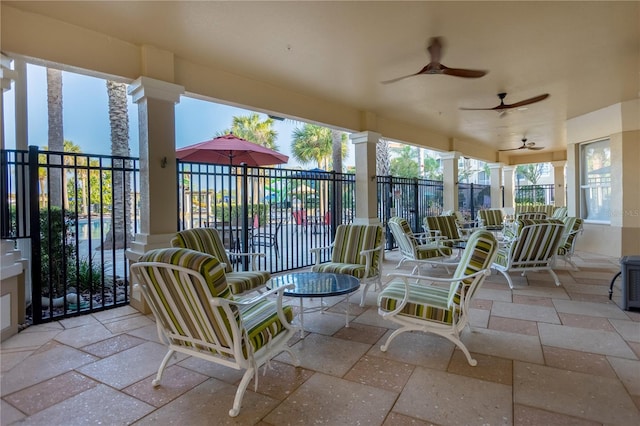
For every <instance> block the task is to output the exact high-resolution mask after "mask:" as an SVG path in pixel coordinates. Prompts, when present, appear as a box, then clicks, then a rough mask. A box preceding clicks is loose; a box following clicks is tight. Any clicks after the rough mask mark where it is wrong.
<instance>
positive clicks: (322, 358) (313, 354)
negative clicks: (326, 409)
mask: <svg viewBox="0 0 640 426" xmlns="http://www.w3.org/2000/svg"><path fill="white" fill-rule="evenodd" d="M369 348H371V345H367V344H365V343H360V342H353V341H349V340H343V339H337V338H335V337H329V336H324V335H321V334H315V333H314V334H310V335H309V336H308V337H306V338H305V339H303V340H300V341H299V342H298V343H296V344H295V345H294V346H293V347H292V348H291V350H292V351H293V352H294V353H295V354H296V355H297V356H298V359H299V360H300V366H301V367H304V368H307V369H309V370H313V371H318V372H322V373H325V374H329V375H332V376H337V377H342V376H344V375H345V374H346V372H347V371H349V370H350V369H351V367H353V365H354V364H355V363H356V362H357V361H358V359H360V357H362V355H364V354H365V353H366V352H367V351H368V350H369ZM328 359H330V360H331V362H327V360H328ZM276 360H278V361H281V362H286V363H288V364H290V363H291V359H290V357H289V355H288V354H281V355H278V356H277V357H276Z"/></svg>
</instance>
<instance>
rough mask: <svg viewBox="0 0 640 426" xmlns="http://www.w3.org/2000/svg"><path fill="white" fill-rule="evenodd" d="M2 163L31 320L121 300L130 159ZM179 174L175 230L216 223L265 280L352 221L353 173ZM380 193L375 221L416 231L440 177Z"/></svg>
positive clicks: (471, 191)
mask: <svg viewBox="0 0 640 426" xmlns="http://www.w3.org/2000/svg"><path fill="white" fill-rule="evenodd" d="M1 157H2V158H1V159H0V161H1V162H2V173H1V174H0V191H1V195H2V199H1V200H0V213H1V214H2V216H1V218H0V229H1V231H2V236H1V237H2V238H5V239H6V238H9V239H15V240H17V241H18V244H24V243H25V242H28V244H30V247H29V252H30V255H31V259H30V265H31V267H30V270H31V274H30V277H29V278H30V280H29V282H30V284H31V291H30V292H29V294H30V296H31V300H30V302H31V305H30V306H31V314H32V319H33V322H34V323H40V322H45V321H50V320H55V319H60V318H63V317H68V316H73V315H78V314H83V313H90V312H95V311H97V310H102V309H107V308H111V307H115V306H120V305H123V304H126V303H128V300H129V295H128V278H129V277H128V268H127V261H126V259H125V256H124V251H125V248H127V247H128V246H129V244H130V242H131V241H132V240H133V235H134V234H135V233H136V232H137V231H138V223H139V212H138V199H139V193H138V188H139V161H138V159H136V158H124V157H113V156H104V155H90V154H81V153H66V152H65V153H60V152H50V151H39V150H38V148H37V147H31V148H30V150H29V151H13V150H3V151H2V156H1ZM177 170H178V174H177V179H178V184H179V185H178V187H179V189H178V194H177V197H178V206H179V212H178V223H177V225H176V229H177V230H182V229H188V228H194V227H203V226H208V227H215V228H216V229H218V230H219V231H220V232H221V235H222V236H223V240H224V242H225V244H226V246H227V248H228V249H229V250H230V251H235V252H247V251H253V252H261V253H264V257H262V258H260V260H259V267H260V268H261V269H266V270H269V271H271V272H272V273H277V272H282V271H288V270H293V269H298V268H303V267H308V266H310V265H312V264H313V263H314V262H315V259H314V257H313V255H312V254H311V251H310V249H311V248H314V247H323V246H328V245H329V244H330V243H331V242H332V241H333V235H335V229H336V226H337V225H338V224H340V223H351V222H352V221H353V218H354V212H355V201H356V193H355V176H354V175H352V174H341V173H335V172H324V171H320V170H312V171H301V170H292V169H283V168H264V167H247V166H237V167H236V166H229V165H226V166H225V165H212V164H204V163H190V162H182V161H178V162H177ZM377 191H378V216H379V218H380V220H381V222H382V223H383V224H386V222H387V221H388V219H389V218H390V217H392V216H394V215H398V216H403V217H406V218H407V219H408V221H409V223H410V224H411V227H412V229H414V231H416V232H419V231H421V229H422V219H423V217H424V216H427V215H438V214H441V213H442V204H443V184H442V182H441V181H432V180H426V179H416V178H396V177H392V176H378V177H377ZM459 191H460V192H459V199H460V205H459V209H460V210H461V211H463V212H464V213H466V214H468V215H471V216H475V211H476V210H477V209H480V208H487V207H489V206H490V198H489V187H488V186H486V185H473V184H460V185H459ZM394 247H395V242H394V240H393V238H391V235H390V234H387V249H392V248H394ZM23 252H24V250H23ZM324 259H325V258H321V260H324ZM234 267H235V268H238V269H240V268H246V267H247V265H246V264H241V263H237V264H234Z"/></svg>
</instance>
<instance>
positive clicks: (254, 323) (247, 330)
mask: <svg viewBox="0 0 640 426" xmlns="http://www.w3.org/2000/svg"><path fill="white" fill-rule="evenodd" d="M131 273H132V274H133V275H134V276H135V277H136V279H137V281H138V282H139V283H140V288H141V291H142V295H143V297H144V298H145V299H146V301H147V303H148V304H149V306H150V308H151V311H152V312H153V315H154V316H155V318H156V325H157V329H158V336H159V338H160V341H161V342H162V343H164V344H166V345H167V346H168V351H167V354H166V355H165V357H164V359H163V360H162V362H161V363H160V367H159V368H158V373H157V374H156V377H155V379H154V380H153V382H152V384H153V386H154V387H155V386H159V385H160V381H161V380H162V374H163V372H164V369H165V367H166V366H167V364H168V362H169V360H170V359H171V357H172V356H173V355H174V353H175V352H180V353H183V354H186V355H191V356H194V357H197V358H201V359H204V360H207V361H211V362H213V363H216V364H220V365H223V366H226V367H231V368H234V369H236V370H246V371H245V373H244V375H243V376H242V380H241V381H240V384H239V385H238V389H237V391H236V395H235V399H234V401H233V407H232V408H231V410H229V415H230V416H231V417H235V416H237V415H238V413H239V412H240V408H241V406H242V398H243V397H244V393H245V390H246V388H247V385H248V384H249V381H250V380H251V379H252V378H255V386H256V390H257V386H258V369H259V368H260V366H262V365H264V364H265V363H267V362H268V361H269V360H270V359H271V358H273V357H274V356H276V355H278V354H279V353H281V352H287V353H289V355H290V356H291V358H292V360H293V363H294V364H295V365H296V366H297V365H299V362H298V359H297V357H296V356H295V355H294V354H293V352H291V350H290V349H289V346H288V344H287V341H288V340H289V339H290V338H291V337H292V336H293V335H294V333H295V332H296V331H297V328H295V327H293V326H291V321H292V320H293V310H292V308H291V307H290V306H283V305H282V296H283V295H284V290H285V287H279V288H277V289H274V290H271V291H268V292H265V293H264V294H262V295H260V296H259V297H256V298H252V299H248V298H245V299H236V298H234V296H233V294H232V293H231V290H230V288H229V286H228V284H227V281H226V276H225V273H224V267H223V266H222V264H220V262H219V261H218V259H216V258H215V257H213V256H211V255H209V254H206V253H202V252H197V251H194V250H189V249H182V248H166V249H158V250H151V251H149V252H147V253H145V254H144V255H143V256H142V257H141V258H140V260H139V261H138V262H136V263H135V264H133V265H132V266H131ZM274 294H276V295H277V299H276V300H270V299H267V298H268V297H270V296H273V295H274Z"/></svg>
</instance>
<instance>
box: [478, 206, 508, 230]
mask: <svg viewBox="0 0 640 426" xmlns="http://www.w3.org/2000/svg"><path fill="white" fill-rule="evenodd" d="M478 219H480V220H481V221H482V226H483V227H484V228H485V229H486V230H487V231H502V229H503V228H504V216H503V215H502V210H500V209H485V210H478Z"/></svg>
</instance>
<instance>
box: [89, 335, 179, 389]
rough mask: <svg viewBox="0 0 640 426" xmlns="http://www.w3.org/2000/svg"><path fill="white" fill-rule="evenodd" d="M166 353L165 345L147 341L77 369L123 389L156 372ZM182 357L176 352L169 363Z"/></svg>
mask: <svg viewBox="0 0 640 426" xmlns="http://www.w3.org/2000/svg"><path fill="white" fill-rule="evenodd" d="M166 353H167V348H166V347H165V346H162V345H159V344H157V343H152V342H147V343H143V344H142V345H138V346H135V347H133V348H131V349H127V350H126V351H123V352H118V353H117V354H115V355H112V356H110V357H108V358H104V359H101V360H99V361H96V362H92V363H91V364H87V365H85V366H84V367H81V368H79V369H78V371H80V372H81V373H82V374H86V375H87V376H89V377H92V378H94V379H95V380H98V381H100V382H102V383H106V384H108V385H109V386H113V387H114V388H116V389H123V388H125V387H127V386H129V385H131V384H133V383H135V382H137V381H139V380H142V379H144V378H145V377H147V376H150V375H151V374H154V373H156V372H157V370H158V367H159V366H160V362H161V361H162V359H163V358H164V356H165V354H166ZM184 358H185V355H182V354H177V355H176V356H175V357H172V359H171V360H170V361H169V364H170V365H171V364H173V363H175V362H176V359H177V360H181V359H184Z"/></svg>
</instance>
